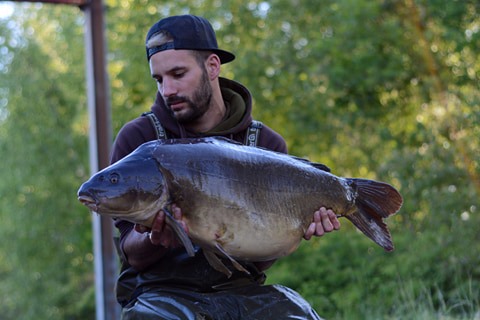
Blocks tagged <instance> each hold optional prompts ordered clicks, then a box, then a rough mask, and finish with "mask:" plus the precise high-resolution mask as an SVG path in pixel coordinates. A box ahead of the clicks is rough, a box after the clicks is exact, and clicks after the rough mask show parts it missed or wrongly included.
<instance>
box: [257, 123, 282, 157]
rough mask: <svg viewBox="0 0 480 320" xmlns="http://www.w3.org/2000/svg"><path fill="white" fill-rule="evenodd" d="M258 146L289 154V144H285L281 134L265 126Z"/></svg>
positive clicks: (261, 131)
mask: <svg viewBox="0 0 480 320" xmlns="http://www.w3.org/2000/svg"><path fill="white" fill-rule="evenodd" d="M257 145H258V146H259V147H263V148H266V149H269V150H272V151H277V152H281V153H288V149H287V143H286V142H285V139H283V137H282V136H281V135H280V134H278V133H277V132H275V131H273V130H272V129H271V128H270V127H268V126H267V125H265V124H264V125H263V127H262V129H261V130H260V136H259V138H258V143H257Z"/></svg>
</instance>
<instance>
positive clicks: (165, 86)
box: [162, 79, 177, 97]
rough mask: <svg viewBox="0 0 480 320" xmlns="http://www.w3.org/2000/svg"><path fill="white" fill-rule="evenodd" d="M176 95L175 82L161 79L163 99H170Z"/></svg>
mask: <svg viewBox="0 0 480 320" xmlns="http://www.w3.org/2000/svg"><path fill="white" fill-rule="evenodd" d="M176 94H177V89H176V86H175V81H173V80H169V79H163V83H162V95H163V96H164V97H170V96H173V95H176Z"/></svg>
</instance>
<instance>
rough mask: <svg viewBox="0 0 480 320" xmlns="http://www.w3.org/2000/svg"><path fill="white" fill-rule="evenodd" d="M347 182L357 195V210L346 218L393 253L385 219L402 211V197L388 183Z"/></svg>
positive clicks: (368, 181) (360, 180)
mask: <svg viewBox="0 0 480 320" xmlns="http://www.w3.org/2000/svg"><path fill="white" fill-rule="evenodd" d="M347 181H348V184H349V185H350V187H351V188H352V189H353V190H354V191H355V193H356V199H355V204H356V207H357V210H356V211H354V212H353V213H350V214H347V215H346V216H345V217H346V218H347V219H349V220H350V221H351V222H352V223H353V224H354V225H355V226H356V227H357V228H358V229H359V230H360V231H362V232H363V233H364V234H365V235H366V236H367V237H369V238H370V239H372V240H373V241H374V242H375V243H377V244H378V245H379V246H381V247H382V248H384V249H385V250H387V251H392V250H393V248H394V247H393V243H392V237H391V235H390V231H389V230H388V227H387V225H386V224H385V222H384V221H383V219H384V218H388V217H389V216H391V215H393V214H395V213H397V212H398V211H399V210H400V208H401V206H402V203H403V199H402V196H401V195H400V193H399V192H398V191H397V190H396V189H395V188H394V187H392V186H391V185H389V184H387V183H383V182H378V181H373V180H366V179H347Z"/></svg>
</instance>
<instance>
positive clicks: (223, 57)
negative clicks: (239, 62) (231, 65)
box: [212, 49, 235, 64]
mask: <svg viewBox="0 0 480 320" xmlns="http://www.w3.org/2000/svg"><path fill="white" fill-rule="evenodd" d="M212 51H213V52H214V53H215V54H216V55H217V56H218V57H219V58H220V62H221V63H222V64H224V63H228V62H231V61H233V60H235V55H234V54H233V53H231V52H228V51H225V50H220V49H215V50H212Z"/></svg>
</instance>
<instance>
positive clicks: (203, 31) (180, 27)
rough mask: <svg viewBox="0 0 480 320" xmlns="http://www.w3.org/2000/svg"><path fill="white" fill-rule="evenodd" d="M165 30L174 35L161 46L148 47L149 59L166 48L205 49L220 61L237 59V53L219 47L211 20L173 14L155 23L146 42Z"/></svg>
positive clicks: (225, 61)
mask: <svg viewBox="0 0 480 320" xmlns="http://www.w3.org/2000/svg"><path fill="white" fill-rule="evenodd" d="M162 30H165V31H168V32H169V33H170V35H171V36H172V37H173V41H169V42H167V43H165V44H163V45H161V46H155V47H152V48H146V50H147V59H148V60H150V58H151V57H152V56H153V55H154V54H155V53H158V52H161V51H165V50H171V49H174V50H205V51H212V52H214V53H215V54H216V55H218V57H219V58H220V62H221V63H222V64H223V63H227V62H230V61H232V60H233V59H235V55H234V54H233V53H230V52H228V51H225V50H221V49H219V48H218V44H217V38H216V36H215V31H214V30H213V28H212V25H211V24H210V22H208V20H207V19H205V18H202V17H197V16H194V15H181V16H171V17H167V18H164V19H161V20H160V21H158V22H157V23H155V24H154V25H153V26H152V27H151V28H150V30H149V31H148V33H147V38H146V42H148V40H150V38H151V37H152V36H154V35H155V34H157V33H159V32H160V31H162Z"/></svg>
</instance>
